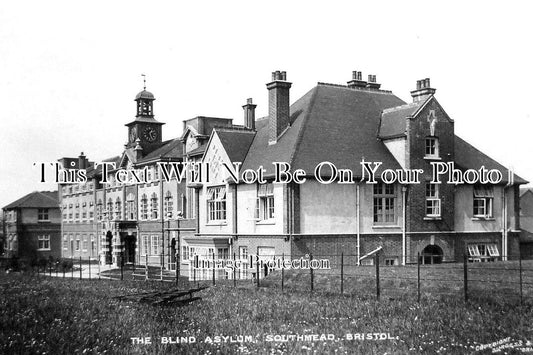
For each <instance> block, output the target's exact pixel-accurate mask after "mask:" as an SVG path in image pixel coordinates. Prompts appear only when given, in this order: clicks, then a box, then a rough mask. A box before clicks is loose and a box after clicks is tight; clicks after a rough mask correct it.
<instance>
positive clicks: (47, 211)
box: [3, 191, 61, 260]
mask: <svg viewBox="0 0 533 355" xmlns="http://www.w3.org/2000/svg"><path fill="white" fill-rule="evenodd" d="M3 216H4V230H5V238H4V246H3V250H4V255H5V256H7V257H19V258H24V259H28V260H37V259H41V258H48V257H50V256H51V257H54V258H58V257H61V239H60V231H61V227H60V223H61V218H60V212H59V202H58V193H57V191H34V192H32V193H29V194H27V195H26V196H24V197H21V198H20V199H18V200H16V201H14V202H12V203H10V204H9V205H7V206H5V207H4V208H3Z"/></svg>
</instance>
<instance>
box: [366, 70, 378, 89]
mask: <svg viewBox="0 0 533 355" xmlns="http://www.w3.org/2000/svg"><path fill="white" fill-rule="evenodd" d="M366 87H367V88H369V89H374V90H378V89H379V88H380V87H381V84H378V83H377V82H376V76H375V75H372V74H369V75H368V83H367V84H366Z"/></svg>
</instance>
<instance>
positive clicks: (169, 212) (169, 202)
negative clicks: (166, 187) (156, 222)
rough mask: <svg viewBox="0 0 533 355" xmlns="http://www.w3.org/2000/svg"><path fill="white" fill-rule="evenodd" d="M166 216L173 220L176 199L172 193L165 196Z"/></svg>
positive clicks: (168, 192)
mask: <svg viewBox="0 0 533 355" xmlns="http://www.w3.org/2000/svg"><path fill="white" fill-rule="evenodd" d="M164 203H165V204H164V211H165V212H164V213H165V214H164V216H163V217H165V218H172V217H173V213H174V211H173V209H174V199H173V197H172V194H171V193H170V191H167V193H166V194H165V202H164Z"/></svg>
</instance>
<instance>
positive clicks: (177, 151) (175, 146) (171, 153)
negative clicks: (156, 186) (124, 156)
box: [137, 138, 183, 164]
mask: <svg viewBox="0 0 533 355" xmlns="http://www.w3.org/2000/svg"><path fill="white" fill-rule="evenodd" d="M181 157H183V143H182V142H181V139H180V138H174V139H170V140H168V141H164V142H163V143H162V144H161V146H160V147H159V148H157V149H155V150H154V151H152V152H150V153H148V154H147V155H146V156H144V157H143V158H142V159H140V160H139V161H137V164H142V163H145V162H147V161H151V160H154V159H161V158H162V159H166V158H181Z"/></svg>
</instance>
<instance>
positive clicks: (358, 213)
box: [355, 182, 361, 266]
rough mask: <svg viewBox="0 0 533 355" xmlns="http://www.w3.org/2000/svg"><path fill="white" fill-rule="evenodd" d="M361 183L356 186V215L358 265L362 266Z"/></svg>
mask: <svg viewBox="0 0 533 355" xmlns="http://www.w3.org/2000/svg"><path fill="white" fill-rule="evenodd" d="M360 198H361V190H360V182H358V183H357V184H356V185H355V213H356V217H357V265H358V266H359V265H361V214H360V209H361V208H360V201H359V200H360Z"/></svg>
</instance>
